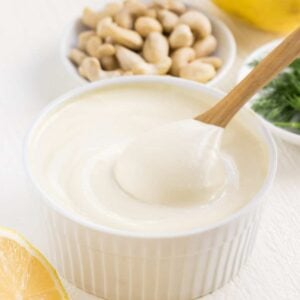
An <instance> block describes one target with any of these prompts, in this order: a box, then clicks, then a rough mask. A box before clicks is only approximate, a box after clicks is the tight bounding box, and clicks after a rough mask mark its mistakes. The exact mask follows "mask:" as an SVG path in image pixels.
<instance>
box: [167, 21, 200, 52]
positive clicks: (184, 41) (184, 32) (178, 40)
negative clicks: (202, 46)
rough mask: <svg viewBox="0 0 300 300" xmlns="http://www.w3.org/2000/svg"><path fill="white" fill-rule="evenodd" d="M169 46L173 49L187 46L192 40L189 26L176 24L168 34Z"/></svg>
mask: <svg viewBox="0 0 300 300" xmlns="http://www.w3.org/2000/svg"><path fill="white" fill-rule="evenodd" d="M169 42H170V46H171V48H173V49H176V48H181V47H189V46H191V45H192V44H193V42H194V36H193V33H192V31H191V29H190V27H189V26H187V25H185V24H179V25H177V26H176V27H175V28H174V30H173V31H172V33H171V34H170V36H169Z"/></svg>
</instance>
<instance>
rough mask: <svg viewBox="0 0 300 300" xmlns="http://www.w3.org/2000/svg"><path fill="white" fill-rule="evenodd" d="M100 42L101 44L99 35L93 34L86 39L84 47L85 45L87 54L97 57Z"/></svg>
mask: <svg viewBox="0 0 300 300" xmlns="http://www.w3.org/2000/svg"><path fill="white" fill-rule="evenodd" d="M101 44H102V40H101V39H100V38H99V36H97V35H95V36H92V37H90V38H89V39H88V40H87V43H86V47H85V49H86V52H87V54H88V55H90V56H93V57H97V55H98V54H97V53H98V48H99V46H100V45H101Z"/></svg>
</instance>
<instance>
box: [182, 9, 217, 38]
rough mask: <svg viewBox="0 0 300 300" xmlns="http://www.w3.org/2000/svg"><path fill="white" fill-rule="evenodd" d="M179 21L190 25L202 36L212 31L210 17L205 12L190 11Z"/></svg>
mask: <svg viewBox="0 0 300 300" xmlns="http://www.w3.org/2000/svg"><path fill="white" fill-rule="evenodd" d="M179 23H180V24H186V25H188V26H189V27H190V28H191V30H192V31H193V32H194V33H195V34H196V35H197V36H198V37H200V38H204V37H206V36H208V35H210V34H211V31H212V29H211V23H210V21H209V19H208V18H207V17H206V16H205V15H204V14H203V13H201V12H199V11H195V10H191V11H188V12H186V13H184V14H183V15H181V16H180V18H179Z"/></svg>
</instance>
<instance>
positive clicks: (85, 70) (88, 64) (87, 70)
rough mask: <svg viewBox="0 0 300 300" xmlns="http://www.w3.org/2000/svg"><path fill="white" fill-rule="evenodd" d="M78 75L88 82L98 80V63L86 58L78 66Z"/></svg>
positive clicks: (96, 60) (93, 59) (94, 59)
mask: <svg viewBox="0 0 300 300" xmlns="http://www.w3.org/2000/svg"><path fill="white" fill-rule="evenodd" d="M78 71H79V74H80V75H81V76H83V77H84V78H86V79H88V80H89V81H96V80H98V79H100V63H99V60H98V59H97V58H95V57H86V58H85V59H84V60H83V61H82V62H81V64H80V67H79V69H78Z"/></svg>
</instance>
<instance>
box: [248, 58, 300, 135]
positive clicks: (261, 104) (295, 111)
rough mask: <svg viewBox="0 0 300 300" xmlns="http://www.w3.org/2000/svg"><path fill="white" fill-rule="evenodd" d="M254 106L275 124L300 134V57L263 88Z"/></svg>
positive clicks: (255, 62)
mask: <svg viewBox="0 0 300 300" xmlns="http://www.w3.org/2000/svg"><path fill="white" fill-rule="evenodd" d="M258 63H259V61H253V62H251V63H250V64H249V65H250V66H255V65H257V64H258ZM252 108H253V110H254V111H256V112H257V113H258V114H260V115H261V116H263V117H264V118H265V119H267V120H268V121H270V122H272V123H273V124H274V125H276V126H279V127H282V128H284V129H287V130H290V131H292V132H294V133H298V134H300V58H297V59H296V60H295V61H294V62H293V63H292V64H290V65H289V67H288V68H286V69H285V70H284V71H283V72H281V73H280V74H279V75H278V76H277V77H276V78H275V79H273V80H272V81H271V82H270V83H269V84H268V85H266V86H265V87H264V88H263V89H262V91H261V92H260V93H259V94H258V96H257V97H256V98H255V100H254V103H253V105H252Z"/></svg>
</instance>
